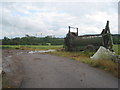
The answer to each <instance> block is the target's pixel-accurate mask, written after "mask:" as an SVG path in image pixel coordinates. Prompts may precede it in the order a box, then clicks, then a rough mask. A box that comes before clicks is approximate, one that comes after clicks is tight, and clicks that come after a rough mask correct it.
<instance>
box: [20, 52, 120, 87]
mask: <svg viewBox="0 0 120 90" xmlns="http://www.w3.org/2000/svg"><path fill="white" fill-rule="evenodd" d="M18 58H20V59H21V61H22V63H23V67H22V68H24V72H25V75H24V79H23V81H22V84H21V88H118V79H117V78H115V77H113V76H112V75H110V74H108V73H106V72H104V71H102V70H99V69H96V68H92V67H90V66H88V65H86V64H83V63H81V62H79V61H75V60H69V59H67V58H64V57H59V56H54V55H49V54H37V53H34V54H28V53H26V54H21V55H18Z"/></svg>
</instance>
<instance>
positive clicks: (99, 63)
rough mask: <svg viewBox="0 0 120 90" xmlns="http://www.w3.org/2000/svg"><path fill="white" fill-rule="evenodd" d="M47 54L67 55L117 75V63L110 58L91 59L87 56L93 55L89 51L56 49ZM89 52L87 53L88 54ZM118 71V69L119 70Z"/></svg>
mask: <svg viewBox="0 0 120 90" xmlns="http://www.w3.org/2000/svg"><path fill="white" fill-rule="evenodd" d="M48 53H49V54H55V55H58V56H63V57H68V58H70V59H73V60H77V61H81V62H83V63H85V64H88V65H90V66H92V67H95V68H100V69H102V70H105V71H107V72H109V73H111V74H113V75H114V76H116V77H119V78H120V76H119V75H118V70H119V69H118V63H114V62H113V61H112V60H92V59H90V58H89V57H90V56H91V55H93V53H91V52H65V51H56V52H48ZM88 53H89V54H88ZM119 71H120V70H119Z"/></svg>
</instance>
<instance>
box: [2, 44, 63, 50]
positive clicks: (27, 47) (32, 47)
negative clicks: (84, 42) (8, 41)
mask: <svg viewBox="0 0 120 90" xmlns="http://www.w3.org/2000/svg"><path fill="white" fill-rule="evenodd" d="M0 47H1V48H2V49H22V50H48V49H61V48H63V45H49V46H48V45H1V46H0Z"/></svg>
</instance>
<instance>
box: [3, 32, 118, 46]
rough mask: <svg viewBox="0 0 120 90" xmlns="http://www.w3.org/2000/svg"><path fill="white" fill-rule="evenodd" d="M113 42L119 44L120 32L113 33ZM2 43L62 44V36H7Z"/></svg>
mask: <svg viewBox="0 0 120 90" xmlns="http://www.w3.org/2000/svg"><path fill="white" fill-rule="evenodd" d="M112 37H113V44H120V34H113V35H112ZM1 41H2V45H63V44H64V38H56V37H52V36H46V37H35V36H29V35H26V36H25V37H21V38H20V37H15V38H11V39H10V38H8V37H4V38H3V39H2V40H1Z"/></svg>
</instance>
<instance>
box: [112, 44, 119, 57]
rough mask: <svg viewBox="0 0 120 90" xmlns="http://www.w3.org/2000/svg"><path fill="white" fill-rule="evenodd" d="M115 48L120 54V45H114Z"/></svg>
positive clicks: (117, 53) (116, 52)
mask: <svg viewBox="0 0 120 90" xmlns="http://www.w3.org/2000/svg"><path fill="white" fill-rule="evenodd" d="M113 50H114V51H115V54H116V55H120V45H113Z"/></svg>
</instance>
